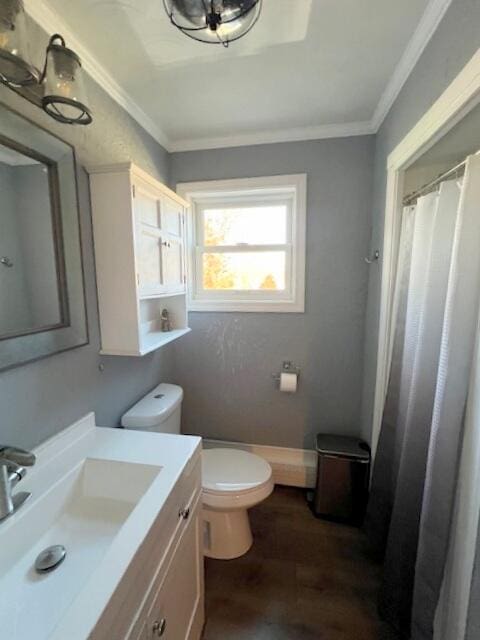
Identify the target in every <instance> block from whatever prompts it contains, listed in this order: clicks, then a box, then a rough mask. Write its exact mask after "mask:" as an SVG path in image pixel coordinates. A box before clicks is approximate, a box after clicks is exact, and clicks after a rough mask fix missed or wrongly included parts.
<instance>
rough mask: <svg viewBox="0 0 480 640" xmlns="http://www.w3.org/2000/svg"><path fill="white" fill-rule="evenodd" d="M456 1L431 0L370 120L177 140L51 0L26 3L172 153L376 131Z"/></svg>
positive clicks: (39, 20)
mask: <svg viewBox="0 0 480 640" xmlns="http://www.w3.org/2000/svg"><path fill="white" fill-rule="evenodd" d="M451 2H452V0H430V1H429V3H428V5H427V7H426V9H425V11H424V13H423V15H422V17H421V19H420V22H419V23H418V25H417V28H416V29H415V31H414V33H413V35H412V37H411V38H410V40H409V42H408V44H407V46H406V48H405V50H404V52H403V54H402V57H401V58H400V60H399V62H398V64H397V66H396V67H395V70H394V72H393V74H392V76H391V78H390V80H389V82H388V84H387V86H386V87H385V90H384V92H383V94H382V96H381V98H380V100H379V102H378V104H377V107H376V109H375V111H374V114H373V116H372V119H371V120H370V121H364V122H348V123H341V124H325V125H318V126H313V127H296V128H292V129H283V130H281V131H271V130H270V131H269V130H264V131H258V132H252V133H244V134H232V135H226V136H218V137H211V138H190V139H185V140H176V141H175V140H170V139H169V138H168V136H167V135H166V134H165V133H164V132H163V131H162V130H161V128H160V127H159V126H158V125H157V124H155V122H154V121H153V120H152V119H151V118H150V116H148V115H147V114H146V113H145V112H144V111H143V109H141V108H140V107H139V105H138V104H137V103H136V102H135V100H133V98H132V97H131V96H130V95H129V94H128V93H127V92H126V91H125V90H124V89H123V88H122V87H121V86H120V85H119V84H118V83H117V82H116V81H115V80H114V78H113V77H112V75H111V74H110V73H109V72H108V71H107V70H106V69H105V67H103V66H102V65H101V64H100V63H99V62H98V60H97V59H96V58H95V57H94V56H93V54H92V53H91V52H90V50H89V49H88V48H87V47H86V46H85V45H84V44H83V43H82V42H81V41H80V40H79V39H78V37H77V36H75V34H74V33H73V32H72V30H71V29H70V28H69V27H68V25H67V24H66V23H65V21H64V20H62V18H61V17H60V16H59V15H58V14H57V13H56V12H55V11H53V10H52V8H51V7H50V6H49V5H48V3H47V1H46V0H24V4H25V9H26V11H27V13H28V14H29V15H30V16H31V17H32V19H33V20H34V21H35V22H37V23H38V24H39V25H40V27H42V28H43V29H44V30H45V31H46V32H47V33H49V34H50V33H56V32H60V33H62V35H63V36H64V37H65V39H66V40H67V42H68V44H69V46H71V48H72V49H74V50H75V51H76V52H77V53H78V55H79V56H80V58H81V59H82V64H83V67H84V68H85V71H86V72H87V73H88V74H89V75H90V76H91V78H93V80H95V81H96V82H97V83H98V84H99V85H100V87H101V88H102V89H104V91H106V93H108V95H109V96H110V97H111V98H113V100H115V102H117V103H118V104H119V105H120V106H121V107H123V108H124V109H125V110H126V111H127V113H129V114H130V115H131V116H132V118H133V119H134V120H136V121H137V122H138V124H139V125H140V126H141V127H143V129H145V131H147V132H148V133H149V134H150V135H151V136H152V137H153V138H154V139H155V140H156V141H157V142H158V143H160V144H161V145H162V146H163V147H164V148H165V149H166V150H167V151H169V152H171V153H173V152H181V151H197V150H201V149H219V148H226V147H242V146H251V145H258V144H274V143H279V142H294V141H302V140H321V139H327V138H344V137H350V136H363V135H371V134H375V133H376V132H377V131H378V130H379V128H380V126H381V125H382V123H383V121H384V120H385V118H386V116H387V114H388V112H389V111H390V109H391V107H392V105H393V103H394V102H395V100H396V99H397V97H398V95H399V93H400V91H401V90H402V88H403V86H404V84H405V82H406V81H407V79H408V77H409V76H410V74H411V72H412V71H413V69H414V67H415V65H416V64H417V62H418V60H419V58H420V56H421V55H422V53H423V51H424V50H425V47H426V46H427V44H428V42H429V41H430V39H431V37H432V36H433V34H434V33H435V31H436V29H437V27H438V25H439V23H440V21H441V19H442V18H443V16H444V15H445V12H446V11H447V9H448V7H449V6H450V4H451Z"/></svg>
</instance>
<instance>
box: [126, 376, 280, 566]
mask: <svg viewBox="0 0 480 640" xmlns="http://www.w3.org/2000/svg"><path fill="white" fill-rule="evenodd" d="M182 399H183V391H182V389H181V387H178V386H176V385H173V384H166V383H162V384H160V385H158V386H157V387H155V389H152V391H150V393H148V394H147V395H146V396H145V397H144V398H142V399H141V400H140V401H139V402H137V404H135V405H134V406H133V407H132V408H131V409H130V410H129V411H127V413H125V414H124V415H123V416H122V426H123V427H125V428H127V429H138V430H141V431H157V432H158V433H178V434H180V415H181V407H182ZM202 467H203V472H202V483H203V491H202V499H203V510H202V513H203V520H204V527H205V529H204V553H205V555H206V556H208V557H210V558H219V559H224V560H229V559H232V558H238V557H239V556H241V555H243V554H244V553H246V552H247V551H248V550H249V549H250V547H251V546H252V532H251V529H250V522H249V519H248V509H250V508H251V507H253V506H255V505H256V504H258V503H259V502H261V501H262V500H265V498H267V497H268V496H269V495H270V494H271V493H272V491H273V478H272V469H271V467H270V465H269V464H268V462H266V461H265V460H264V459H263V458H260V457H259V456H256V455H254V454H253V453H248V452H247V451H242V450H238V449H206V450H204V451H203V453H202Z"/></svg>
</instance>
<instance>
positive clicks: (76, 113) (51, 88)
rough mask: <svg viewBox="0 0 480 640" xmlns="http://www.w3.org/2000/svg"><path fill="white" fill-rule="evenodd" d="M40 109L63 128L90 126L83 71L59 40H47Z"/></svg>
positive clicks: (63, 41)
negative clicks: (72, 125)
mask: <svg viewBox="0 0 480 640" xmlns="http://www.w3.org/2000/svg"><path fill="white" fill-rule="evenodd" d="M44 78H45V93H44V96H43V99H42V106H43V109H44V111H46V112H47V113H48V114H49V115H50V116H52V118H55V120H58V121H59V122H63V123H66V124H90V123H91V122H92V115H91V112H90V109H89V108H88V106H87V98H86V92H85V88H84V84H83V69H82V63H81V61H80V58H79V57H78V56H77V54H76V53H75V52H74V51H72V50H71V49H68V48H67V47H66V46H65V40H64V39H63V38H62V36H60V35H58V34H55V35H53V36H52V37H51V38H50V42H49V45H48V48H47V59H46V63H45V71H44Z"/></svg>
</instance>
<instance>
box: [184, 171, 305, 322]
mask: <svg viewBox="0 0 480 640" xmlns="http://www.w3.org/2000/svg"><path fill="white" fill-rule="evenodd" d="M177 192H178V193H179V194H180V195H181V196H182V197H183V198H184V199H185V200H187V201H188V202H189V203H190V208H189V211H188V214H187V251H186V253H187V256H186V257H187V281H188V308H189V310H190V311H225V312H238V311H245V312H261V313H265V312H271V313H303V312H304V311H305V229H306V192H307V176H306V174H296V175H285V176H269V177H261V178H239V179H234V180H209V181H205V182H184V183H179V184H178V185H177ZM275 201H277V202H281V203H285V204H286V205H287V242H286V243H282V244H280V245H248V244H245V245H236V246H233V247H232V246H228V247H225V248H222V249H220V251H222V250H224V251H225V252H228V253H232V252H249V251H252V249H254V250H255V251H275V250H279V249H281V250H282V251H284V250H285V247H286V246H287V253H286V267H285V271H286V274H285V275H286V283H285V284H286V287H285V290H284V291H272V290H270V289H265V290H261V291H239V290H235V291H218V290H217V291H207V290H205V289H202V288H200V284H201V273H202V256H203V254H204V253H205V252H208V247H206V246H204V245H203V239H202V237H201V236H202V231H203V225H201V224H200V220H201V218H200V216H201V213H202V211H203V209H205V208H207V207H210V208H211V207H212V205H213V206H221V205H225V204H227V205H231V204H235V203H237V202H238V204H239V206H242V203H243V204H245V203H248V205H249V206H255V205H259V204H270V203H271V202H275ZM216 251H217V252H218V251H219V247H216Z"/></svg>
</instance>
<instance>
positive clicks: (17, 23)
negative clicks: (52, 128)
mask: <svg viewBox="0 0 480 640" xmlns="http://www.w3.org/2000/svg"><path fill="white" fill-rule="evenodd" d="M30 41H31V37H30V36H29V34H28V29H27V20H26V16H25V10H24V6H23V0H0V82H1V83H3V84H5V85H7V86H8V87H10V88H11V89H15V90H16V91H17V92H18V93H21V95H23V96H24V97H27V98H28V99H29V100H30V101H31V102H34V104H36V105H37V106H39V107H41V108H42V109H43V110H44V111H46V113H48V114H49V115H50V116H51V117H52V118H54V119H55V120H58V121H59V122H63V123H66V124H90V122H92V115H91V112H90V109H89V108H88V106H87V98H86V94H85V89H84V86H83V71H82V63H81V61H80V58H79V57H78V56H77V54H76V53H75V52H74V51H72V50H71V49H68V47H66V46H65V40H64V39H63V38H62V36H61V35H59V34H58V33H56V34H55V35H53V36H52V37H51V38H50V40H49V43H48V47H47V51H46V55H45V62H44V65H43V71H42V72H41V73H40V71H39V70H38V69H37V68H36V67H35V66H34V65H33V63H32V62H31V60H30V52H29V48H28V44H29V42H30ZM32 87H33V89H34V91H33V92H30V93H26V92H25V91H23V89H26V88H32Z"/></svg>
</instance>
